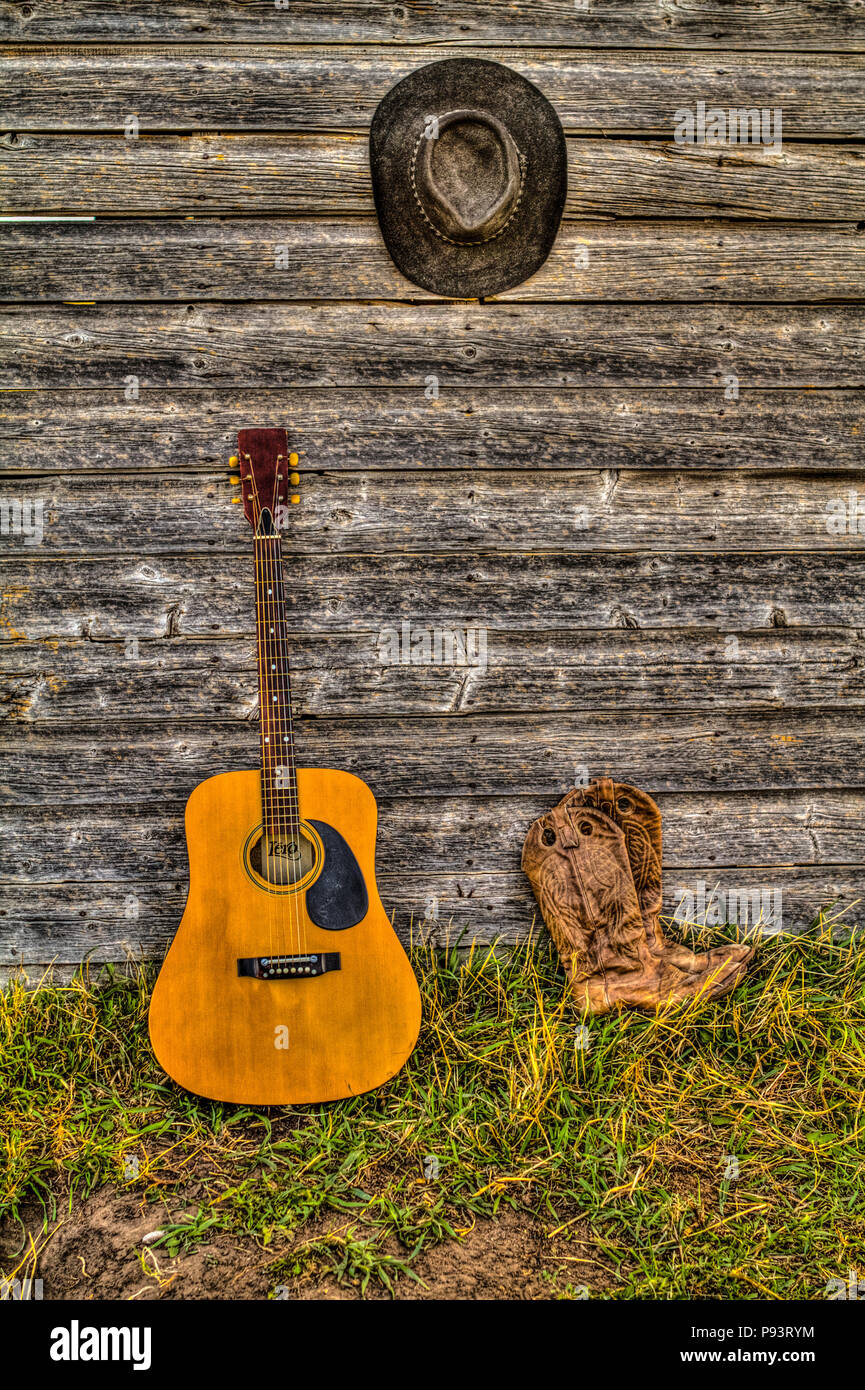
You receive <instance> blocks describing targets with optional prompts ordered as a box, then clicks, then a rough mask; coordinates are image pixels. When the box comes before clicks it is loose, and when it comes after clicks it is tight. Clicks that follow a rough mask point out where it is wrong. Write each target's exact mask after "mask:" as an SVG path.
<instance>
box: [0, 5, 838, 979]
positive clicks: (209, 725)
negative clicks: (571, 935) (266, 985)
mask: <svg viewBox="0 0 865 1390" xmlns="http://www.w3.org/2000/svg"><path fill="white" fill-rule="evenodd" d="M0 44H3V45H4V47H2V49H0V57H2V65H3V73H4V83H3V93H2V97H0V129H2V132H3V133H2V136H0V174H2V203H3V212H4V213H5V215H6V216H7V217H8V218H11V219H13V220H8V221H5V222H3V223H0V300H2V302H3V305H4V308H3V312H2V316H0V379H2V386H3V394H2V397H0V430H2V456H0V508H2V515H3V518H4V533H3V534H2V535H0V574H2V612H0V617H2V627H0V654H2V674H0V698H2V700H3V702H4V710H5V714H6V718H5V720H4V724H3V727H2V730H0V743H2V752H3V772H2V774H0V826H2V839H0V843H2V862H0V894H2V900H3V901H2V906H0V972H2V973H3V974H5V973H8V972H9V970H10V969H14V968H16V967H18V966H20V965H22V964H23V965H25V966H27V967H32V968H38V967H39V966H40V965H42V964H44V963H47V962H50V961H54V962H57V963H58V964H59V965H60V966H61V967H67V968H68V967H71V966H74V965H75V963H77V962H78V961H80V960H81V959H82V958H84V957H85V956H89V957H90V958H91V959H92V960H94V961H110V960H123V959H124V958H126V956H127V955H130V954H131V955H133V956H134V955H140V954H144V955H157V956H158V955H159V954H160V953H161V952H162V951H163V950H164V948H165V946H166V944H167V942H168V940H169V939H170V936H171V933H172V932H173V930H174V928H175V926H176V924H177V921H178V919H179V915H180V912H181V910H182V905H183V898H184V893H185V851H184V842H183V830H182V814H183V805H184V801H185V799H186V797H187V796H188V794H189V792H190V791H191V790H192V788H193V787H194V786H195V784H196V783H197V782H199V781H200V780H202V779H203V778H204V777H206V776H208V775H210V774H212V773H214V772H218V771H223V770H227V769H230V768H233V767H241V766H252V765H254V762H255V757H256V749H257V740H256V737H255V730H254V727H253V723H254V720H255V718H256V688H255V660H254V649H253V611H252V582H251V581H252V575H251V547H250V546H249V543H248V534H247V532H246V528H245V524H244V523H243V521H242V518H241V517H239V516H238V511H239V509H238V508H236V507H231V506H229V497H230V495H231V490H230V486H229V483H228V476H227V457H228V454H229V452H230V451H231V448H232V446H233V442H234V440H233V436H234V434H235V432H236V429H237V427H238V426H239V425H243V424H249V423H253V422H258V421H261V422H267V423H278V424H284V425H285V426H286V427H287V428H288V430H289V434H290V437H291V439H292V442H293V445H294V446H295V447H296V448H297V450H298V452H299V453H300V454H301V467H302V469H303V472H304V483H303V489H302V495H303V505H302V506H301V507H300V508H299V509H297V515H296V516H293V517H292V521H293V523H294V525H293V527H292V531H291V535H290V538H289V542H288V544H289V549H290V551H291V554H292V557H293V561H292V563H293V578H294V582H293V584H292V593H293V611H294V626H295V629H296V638H295V642H294V649H295V667H296V671H297V675H296V678H295V685H296V704H297V708H298V725H297V727H298V730H299V732H298V742H299V745H300V751H301V755H302V757H303V758H304V760H306V761H308V762H309V763H310V764H315V763H322V764H333V765H336V766H345V767H347V768H350V769H351V770H353V771H355V772H357V773H359V774H360V775H361V776H363V777H364V778H365V779H366V780H367V781H368V782H369V783H370V785H371V786H372V787H373V789H374V790H375V792H376V794H377V797H378V799H379V804H380V809H381V825H380V855H379V873H380V883H381V888H382V894H383V897H384V900H385V902H386V904H387V905H388V907H390V908H392V909H393V910H394V913H395V919H396V921H397V923H398V925H399V927H400V930H401V931H407V930H408V928H409V925H410V923H411V922H412V920H413V921H414V922H415V923H419V922H425V923H426V930H430V931H433V932H434V933H437V934H438V936H439V937H440V938H443V937H444V936H445V935H446V934H448V933H450V935H451V936H452V937H453V936H454V935H456V934H457V933H458V932H459V931H461V930H462V929H464V928H465V929H466V932H467V936H468V937H471V936H476V937H478V938H480V939H482V940H488V939H491V938H493V937H495V936H503V937H504V938H505V939H506V940H513V939H517V938H519V937H520V936H522V935H524V934H525V933H526V932H527V931H528V929H529V927H530V925H531V922H532V917H533V905H532V900H531V897H530V894H529V892H528V888H527V884H526V882H525V881H524V880H523V878H522V876H521V874H520V871H519V850H520V845H521V842H522V837H523V834H524V831H525V828H526V826H527V824H528V823H529V821H530V820H531V819H532V818H533V817H534V816H535V815H537V814H538V813H539V812H540V811H541V810H542V809H543V808H544V807H545V806H546V805H548V804H549V803H550V801H551V799H552V798H554V797H556V796H558V795H559V794H560V793H562V792H563V791H564V790H565V789H566V788H567V787H568V786H569V785H571V784H572V782H573V781H574V779H575V777H579V776H580V775H582V774H583V773H584V772H585V771H588V773H589V774H590V775H599V774H601V773H605V772H609V771H612V772H615V773H616V774H618V775H620V776H622V777H625V778H631V779H633V780H636V781H638V782H640V783H641V784H642V785H644V786H646V787H647V788H648V789H650V790H652V791H653V792H655V794H656V795H657V797H658V800H659V802H660V804H661V808H662V811H663V813H664V823H665V866H666V894H665V896H666V902H667V907H668V910H672V908H673V906H674V904H675V900H676V896H677V894H678V892H679V891H680V890H682V889H686V888H687V889H691V890H692V891H695V890H696V889H697V886H698V885H699V884H700V883H701V882H703V883H705V884H707V885H708V888H709V889H711V888H712V887H713V886H714V885H716V884H718V885H719V886H720V890H721V893H722V894H723V893H725V892H727V891H730V890H736V891H738V892H750V891H752V890H755V889H765V890H775V889H780V890H781V892H782V894H783V916H784V921H785V924H786V925H789V926H790V927H792V928H796V927H799V926H802V925H804V924H805V923H807V922H808V921H810V920H811V919H812V918H813V917H814V916H815V914H816V912H817V911H818V909H820V908H821V907H832V906H833V905H834V910H835V911H842V910H843V912H844V916H843V918H842V920H844V921H848V922H861V921H862V920H865V827H863V813H865V779H863V776H862V766H863V736H862V734H863V731H862V708H863V705H865V674H863V673H865V665H863V627H865V623H863V617H862V598H863V591H865V584H863V580H865V555H863V546H865V541H863V536H865V455H863V441H865V426H863V399H865V354H863V312H862V287H863V281H865V9H863V6H862V4H861V3H860V2H859V0H801V3H800V2H799V0H787V3H784V4H764V5H760V6H755V5H750V4H749V5H745V4H729V3H722V0H717V2H716V3H713V0H699V3H697V2H696V0H694V2H693V3H692V0H677V3H675V4H673V3H669V0H660V2H659V0H631V3H629V4H628V5H605V4H602V3H600V0H597V3H596V0H589V3H588V5H587V6H586V8H584V9H581V8H579V7H578V6H576V5H574V4H573V3H571V0H533V3H532V4H531V5H528V4H522V3H509V4H500V3H489V4H487V3H469V0H456V3H451V4H449V5H447V6H436V5H431V4H428V3H423V4H422V3H415V0H404V3H401V4H398V5H394V6H389V5H380V4H377V3H376V4H373V3H370V0H341V3H340V4H338V5H332V6H322V5H321V4H320V3H316V0H308V3H307V0H292V4H291V6H290V7H289V8H287V9H280V8H277V7H276V6H275V5H274V4H272V3H270V2H269V0H260V2H259V3H256V2H255V0H253V2H252V3H250V2H249V0H243V2H242V3H241V0H237V2H236V3H228V2H227V0H226V2H224V3H192V2H191V0H190V2H189V3H187V2H185V0H174V2H173V3H172V2H171V0H168V3H162V4H160V5H152V4H149V3H145V0H138V3H125V4H122V5H119V4H118V5H107V4H105V3H97V0H68V2H67V3H65V4H64V5H62V6H59V5H55V4H52V3H49V0H29V3H27V4H19V3H9V2H8V0H0ZM472 51H477V52H478V53H479V54H481V55H483V56H486V57H491V58H497V59H500V60H502V61H505V62H507V63H508V64H510V65H511V66H512V67H514V68H516V69H518V70H519V71H520V72H523V73H525V75H526V76H528V77H530V78H531V79H532V80H533V81H535V82H536V83H537V84H538V85H539V86H540V87H541V88H542V89H543V90H544V91H545V92H546V94H547V95H548V96H549V97H550V99H551V100H552V101H553V102H554V103H555V105H556V107H557V109H558V111H559V113H560V116H561V119H562V122H563V124H564V127H565V130H566V134H567V137H568V149H569V192H568V202H567V209H566V214H565V221H564V222H563V224H562V229H561V232H560V235H559V238H558V241H557V243H556V247H555V249H554V251H553V254H552V255H551V257H550V259H549V261H548V262H547V264H546V265H545V266H544V267H543V268H542V270H541V271H540V272H539V273H538V274H537V275H536V276H534V277H533V279H532V280H530V281H528V282H527V283H526V284H524V285H520V286H518V287H517V288H516V289H514V290H511V291H509V292H508V293H507V294H505V295H502V296H501V297H500V298H499V299H497V300H495V301H491V302H487V303H484V304H468V303H447V302H442V301H437V300H435V299H434V297H432V296H430V295H428V294H426V293H425V292H423V291H421V290H418V289H417V288H416V287H415V286H413V285H411V284H409V283H408V282H407V281H405V280H404V279H403V278H402V277H401V276H400V275H399V274H398V272H397V271H396V270H395V268H394V266H393V265H392V264H391V262H390V260H389V258H388V257H387V255H386V253H385V251H384V249H383V246H382V244H381V239H380V237H379V233H378V228H377V224H376V221H375V217H374V212H373V204H372V197H371V188H370V180H369V173H368V166H367V148H366V132H367V128H368V125H369V121H370V118H371V115H372V112H373V111H374V109H375V106H376V104H377V103H378V101H379V100H380V98H381V97H382V96H383V95H384V93H385V92H386V91H387V90H388V88H389V87H390V86H391V85H392V84H393V83H394V82H395V81H397V80H398V79H399V78H400V77H401V76H403V75H404V74H405V73H407V72H409V71H411V70H412V69H414V68H416V67H418V66H420V65H422V64H423V63H425V62H430V61H434V60H435V59H437V58H441V57H446V56H448V55H450V54H454V53H463V54H464V53H467V52H469V53H470V52H472ZM698 101H705V102H706V103H707V105H713V104H714V105H720V106H722V107H724V108H726V107H730V106H736V107H740V106H748V107H753V106H756V107H772V108H774V107H780V108H781V110H782V113H783V134H784V143H783V147H782V148H781V149H780V150H770V149H766V150H759V151H756V150H754V149H753V148H742V147H738V148H736V147H732V148H731V147H726V148H724V149H722V150H719V149H700V148H694V147H683V146H679V145H677V144H675V143H674V141H673V139H672V133H673V127H674V123H675V112H676V111H677V110H680V109H682V108H693V107H694V106H695V104H696V103H697V102H698ZM46 218H47V219H53V218H73V219H86V220H72V221H65V222H64V221H52V220H48V221H46V220H28V219H46ZM15 219H18V220H15ZM432 378H435V382H434V383H432V382H431V379H432ZM860 499H861V514H862V521H861V523H860V521H859V515H860V509H859V501H860ZM30 503H39V504H41V506H42V509H43V511H42V522H43V535H42V537H41V541H40V543H38V544H37V543H35V542H36V540H37V539H38V538H37V537H35V536H33V535H30V536H28V535H26V534H25V533H24V531H23V530H22V529H21V528H20V527H16V525H15V518H16V508H18V507H19V506H20V505H22V504H24V505H28V504H30ZM839 517H840V518H841V522H840V524H838V518H839ZM833 518H834V523H835V524H833ZM403 622H409V623H411V624H413V625H415V626H418V627H427V628H432V627H436V626H438V627H447V628H461V629H465V628H466V627H468V626H470V627H477V628H481V629H483V630H484V631H485V633H486V641H487V648H486V661H485V665H483V666H481V667H469V666H460V665H456V666H453V665H402V664H400V665H389V664H383V663H382V661H381V654H382V632H383V630H386V629H392V628H399V627H400V625H401V624H402V623H403ZM30 973H31V974H32V973H33V970H32V969H31V971H30Z"/></svg>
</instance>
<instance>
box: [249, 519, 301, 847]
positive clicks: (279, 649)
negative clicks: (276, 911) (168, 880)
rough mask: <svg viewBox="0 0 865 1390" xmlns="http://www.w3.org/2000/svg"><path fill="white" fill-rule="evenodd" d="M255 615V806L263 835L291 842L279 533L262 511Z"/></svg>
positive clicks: (293, 810)
mask: <svg viewBox="0 0 865 1390" xmlns="http://www.w3.org/2000/svg"><path fill="white" fill-rule="evenodd" d="M255 611H256V634H257V638H258V697H259V709H260V712H261V717H260V723H261V807H262V821H263V825H264V831H265V834H266V835H268V836H270V838H271V839H274V840H290V839H293V838H294V837H295V836H296V835H297V833H298V831H299V821H300V814H299V810H298V801H297V772H296V767H295V760H294V730H293V728H292V719H291V677H290V672H289V661H288V643H287V640H286V624H285V588H284V584H283V572H282V546H281V544H280V537H279V532H278V531H276V529H275V528H274V527H273V524H272V521H271V520H270V513H269V512H266V513H265V514H264V515H263V517H262V520H261V524H260V525H259V527H258V529H257V531H256V535H255Z"/></svg>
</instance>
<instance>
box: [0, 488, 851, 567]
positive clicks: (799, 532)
mask: <svg viewBox="0 0 865 1390" xmlns="http://www.w3.org/2000/svg"><path fill="white" fill-rule="evenodd" d="M232 491H233V489H232V485H231V484H230V482H229V481H228V478H227V476H226V474H225V473H222V474H215V475H214V474H211V475H195V474H186V473H180V472H178V473H172V474H168V475H159V474H154V473H141V474H134V473H132V474H122V475H120V476H111V475H108V474H106V473H95V474H89V475H88V474H64V475H61V476H59V477H47V476H46V477H40V478H39V479H38V481H37V480H35V479H30V480H29V481H27V482H24V481H23V480H22V479H19V478H9V477H7V478H3V479H2V480H0V507H2V506H3V504H4V503H5V504H6V506H7V507H8V509H9V515H10V516H11V515H12V514H13V512H12V509H13V506H14V505H15V504H16V503H20V502H21V499H22V495H23V497H24V499H25V500H27V499H30V501H31V502H35V503H37V504H38V505H40V506H41V508H42V513H41V516H42V520H41V523H40V524H41V526H42V535H41V537H39V536H35V535H30V536H27V535H25V534H24V533H23V532H22V533H21V534H18V535H15V536H13V537H8V538H7V543H8V541H9V540H12V541H13V543H14V544H15V545H16V548H17V549H18V550H19V551H26V548H27V547H28V546H30V548H34V545H33V544H31V543H34V544H38V545H39V550H40V554H41V555H44V556H48V557H51V556H54V555H60V554H66V555H92V554H96V553H100V552H101V553H103V554H106V555H111V554H113V553H114V552H115V550H116V549H117V547H118V545H123V544H124V543H125V540H126V538H127V537H134V538H135V544H136V545H138V546H140V547H141V548H142V549H143V550H145V551H146V552H147V553H148V554H149V555H152V556H159V555H163V554H165V555H176V554H178V553H184V552H185V553H195V552H198V553H207V552H208V551H223V552H231V553H237V552H241V553H244V552H245V551H246V550H247V549H248V548H249V541H250V539H251V531H250V528H249V526H248V523H247V521H246V519H245V517H244V515H243V508H241V507H233V506H231V505H229V504H230V499H231V496H232ZM235 495H236V494H235ZM300 497H301V502H300V505H299V506H297V507H292V508H291V509H290V512H289V514H288V516H287V518H286V520H285V522H284V525H283V531H284V533H285V543H286V547H287V549H288V550H289V552H290V554H291V555H292V556H296V555H314V554H316V553H317V552H318V551H319V550H320V549H321V548H322V547H323V546H326V547H327V548H328V549H329V550H330V551H331V552H332V553H336V552H341V553H353V554H358V553H369V552H373V553H376V552H377V553H384V554H387V553H390V554H392V553H394V552H395V551H405V552H409V553H411V552H413V551H416V550H418V549H419V548H421V547H422V548H424V549H428V550H443V551H447V552H460V551H462V550H464V549H468V550H475V549H476V548H477V547H478V546H483V545H485V544H486V545H489V544H490V542H491V541H493V542H494V544H495V548H496V549H497V550H519V551H525V550H535V551H544V552H546V553H548V554H549V553H551V552H559V553H573V552H574V551H599V550H632V549H634V548H638V549H646V550H657V549H663V550H687V551H693V550H699V549H702V548H703V547H704V546H708V547H711V548H713V549H722V550H723V549H731V550H738V551H740V552H753V551H761V550H802V551H813V550H823V549H830V550H833V551H835V552H837V551H839V550H842V549H853V550H863V549H865V534H863V531H860V529H859V524H860V515H859V499H860V498H865V470H863V471H860V472H858V473H852V472H850V473H844V474H843V475H842V474H838V473H834V472H832V473H830V472H815V473H813V474H805V473H795V474H788V473H786V472H781V473H777V474H776V473H768V472H760V473H753V474H752V473H746V472H738V471H727V472H710V471H708V470H706V471H702V472H697V473H690V472H687V471H681V472H675V471H672V470H670V471H662V470H660V469H658V470H656V471H654V472H648V471H646V470H633V471H630V470H624V469H622V470H617V469H605V470H598V471H588V470H575V471H572V472H571V471H565V470H563V469H556V470H546V469H538V470H536V471H534V472H526V471H525V470H513V471H506V470H496V471H493V470H486V471H480V472H475V471H473V470H472V469H459V470H458V469H448V470H439V469H436V468H431V469H429V470H427V471H424V472H418V471H414V472H406V473H400V472H398V471H396V470H393V471H384V470H375V469H371V470H369V471H368V472H363V473H347V472H344V473H329V472H324V471H322V472H318V471H314V472H307V473H306V474H305V475H304V478H303V481H302V483H301V484H300ZM851 499H852V501H851ZM841 509H843V510H844V518H843V520H842V519H841V518H840V511H841ZM862 510H863V511H865V506H863V509H862ZM861 520H862V526H863V530H865V517H863V518H861ZM839 526H843V529H842V530H840V533H839V531H838V529H837V528H838V527H839ZM237 568H238V569H240V566H238V567H237Z"/></svg>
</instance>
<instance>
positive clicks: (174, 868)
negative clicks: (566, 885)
mask: <svg viewBox="0 0 865 1390" xmlns="http://www.w3.org/2000/svg"><path fill="white" fill-rule="evenodd" d="M550 804H551V797H550V795H547V796H546V797H544V796H540V795H539V796H518V795H510V796H508V795H506V796H501V797H452V796H451V797H447V796H446V797H438V798H431V797H426V796H424V797H422V796H407V797H391V796H388V795H386V794H382V795H380V796H379V798H378V809H379V820H378V839H377V843H376V862H377V863H378V865H379V869H380V872H382V873H384V874H387V875H389V876H392V877H395V876H397V875H411V874H412V873H414V872H416V870H417V868H418V864H419V863H423V866H424V873H425V874H429V875H438V874H449V873H451V874H453V873H456V874H464V873H473V872H484V873H500V872H513V871H514V870H515V869H517V868H519V860H520V852H521V849H522V843H523V839H524V836H525V834H526V831H527V829H528V827H529V825H530V824H531V823H532V821H533V820H534V819H535V818H536V817H537V816H539V815H542V814H543V812H544V811H546V810H547V809H549V806H550ZM658 805H659V807H660V810H661V815H662V817H663V825H664V832H663V833H664V869H665V872H667V873H684V872H685V871H690V870H691V869H692V868H693V867H694V866H700V865H703V866H711V868H712V870H713V872H714V873H716V874H719V873H723V872H727V871H729V870H730V869H731V868H742V867H747V868H750V869H759V868H761V867H762V868H769V867H770V866H772V867H774V868H778V867H784V866H786V867H787V868H790V867H791V866H798V867H802V866H808V865H811V866H819V865H824V866H828V865H832V866H834V867H836V868H838V867H841V866H845V865H846V866H858V865H861V864H862V863H863V862H865V793H863V792H862V791H842V790H831V791H812V792H792V793H786V794H785V793H777V792H766V793H759V794H756V793H755V794H747V793H741V794H735V793H734V794H725V793H723V792H717V791H705V792H699V793H685V794H682V793H659V795H658ZM183 810H184V807H183V803H182V802H176V803H171V804H166V803H164V802H162V803H160V804H159V805H135V804H132V805H124V806H120V807H117V808H115V807H105V806H101V805H98V806H93V807H89V808H87V809H86V810H85V811H84V812H82V808H81V807H80V806H72V807H64V806H54V805H51V806H15V807H11V808H8V809H6V810H5V811H2V812H0V882H3V883H9V884H17V885H18V886H19V887H22V888H28V887H30V888H35V887H36V885H39V884H45V885H47V884H51V883H57V882H60V881H63V882H67V881H68V882H77V883H80V884H83V883H94V884H107V883H115V884H124V883H130V882H142V881H144V880H145V879H146V878H147V877H148V876H150V877H151V879H152V880H154V881H157V882H164V883H170V884H173V883H175V882H180V883H182V882H184V881H185V879H186V875H187V855H186V842H185V838H184V831H183ZM34 846H38V853H34ZM863 887H865V885H863ZM0 958H2V948H0Z"/></svg>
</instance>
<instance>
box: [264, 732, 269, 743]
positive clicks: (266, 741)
mask: <svg viewBox="0 0 865 1390" xmlns="http://www.w3.org/2000/svg"><path fill="white" fill-rule="evenodd" d="M264 741H265V743H270V736H269V734H265V736H264Z"/></svg>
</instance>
